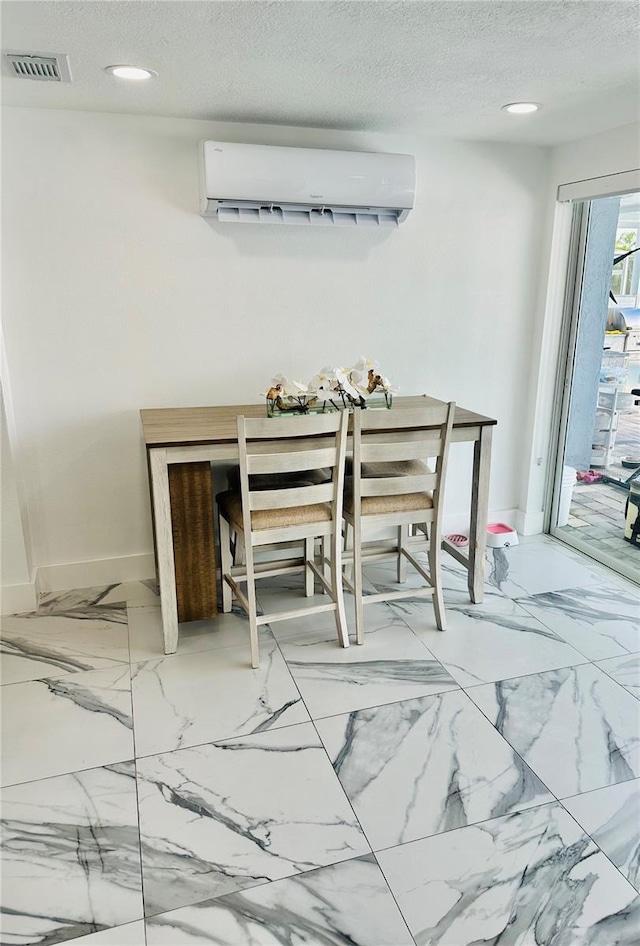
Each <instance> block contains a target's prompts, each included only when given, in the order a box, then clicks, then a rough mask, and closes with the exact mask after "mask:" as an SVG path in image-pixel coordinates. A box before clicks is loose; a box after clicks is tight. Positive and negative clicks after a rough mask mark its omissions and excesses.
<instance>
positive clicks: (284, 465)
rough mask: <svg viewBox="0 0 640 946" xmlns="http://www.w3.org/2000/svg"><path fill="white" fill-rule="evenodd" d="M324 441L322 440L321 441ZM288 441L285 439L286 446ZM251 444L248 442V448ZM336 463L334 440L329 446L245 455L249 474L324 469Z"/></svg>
mask: <svg viewBox="0 0 640 946" xmlns="http://www.w3.org/2000/svg"><path fill="white" fill-rule="evenodd" d="M322 442H324V441H322ZM289 444H290V442H289V441H287V447H289ZM250 449H251V444H249V450H250ZM335 463H336V447H335V438H334V442H333V443H332V444H331V446H329V447H322V448H315V449H314V448H312V447H303V448H302V449H300V450H297V449H295V450H288V452H286V453H275V454H273V453H272V454H259V455H257V456H256V455H255V454H250V455H248V456H247V467H248V471H249V475H253V474H255V473H292V472H303V471H305V470H317V469H324V468H325V467H332V466H334V465H335Z"/></svg>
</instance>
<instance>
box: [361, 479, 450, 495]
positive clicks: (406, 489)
mask: <svg viewBox="0 0 640 946" xmlns="http://www.w3.org/2000/svg"><path fill="white" fill-rule="evenodd" d="M437 486H438V474H437V473H428V474H424V475H417V476H411V475H405V476H384V477H381V476H375V477H371V478H366V479H361V480H360V495H361V496H401V495H403V494H404V493H424V492H427V491H428V490H432V489H436V488H437Z"/></svg>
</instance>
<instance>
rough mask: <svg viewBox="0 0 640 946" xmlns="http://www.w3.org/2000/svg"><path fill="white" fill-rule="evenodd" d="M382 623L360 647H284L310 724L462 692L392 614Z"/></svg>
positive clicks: (315, 644)
mask: <svg viewBox="0 0 640 946" xmlns="http://www.w3.org/2000/svg"><path fill="white" fill-rule="evenodd" d="M375 608H376V605H371V613H374V612H373V609H375ZM366 620H367V609H365V621H366ZM384 621H385V623H384V624H382V625H380V624H377V626H375V625H373V624H372V622H371V621H369V622H368V629H367V631H366V633H365V642H364V644H363V645H362V646H358V645H357V644H352V645H351V646H350V647H348V648H342V647H340V646H338V644H337V642H335V641H334V640H333V639H332V640H330V641H327V640H324V641H322V640H321V641H313V639H309V641H308V642H307V641H303V642H298V641H293V640H286V641H283V642H281V644H280V648H281V650H282V653H283V654H284V657H285V660H286V661H287V665H288V667H289V669H290V670H291V673H292V674H293V678H294V680H295V682H296V684H297V686H298V689H299V690H300V692H301V693H302V697H303V699H304V701H305V703H306V706H307V709H308V710H309V713H310V714H311V717H312V719H319V718H320V717H323V716H333V715H336V714H338V713H348V712H351V711H352V710H357V709H364V708H365V707H367V706H378V705H380V704H382V703H393V702H396V701H397V700H407V699H411V698H412V697H417V696H426V695H427V694H429V693H440V692H442V691H444V690H457V689H458V685H457V683H456V682H455V680H454V679H453V677H452V676H451V675H450V674H449V673H447V671H446V670H445V669H444V667H443V666H442V665H441V664H440V663H438V661H437V660H435V659H434V657H433V655H432V654H430V653H429V651H428V650H427V649H426V647H424V645H423V644H421V643H420V641H419V640H418V638H417V637H416V636H415V634H414V633H413V631H411V630H410V629H409V628H408V627H407V626H406V624H405V623H404V621H400V620H399V619H398V618H397V617H394V616H393V614H392V613H391V611H390V610H388V609H386V610H385V611H384Z"/></svg>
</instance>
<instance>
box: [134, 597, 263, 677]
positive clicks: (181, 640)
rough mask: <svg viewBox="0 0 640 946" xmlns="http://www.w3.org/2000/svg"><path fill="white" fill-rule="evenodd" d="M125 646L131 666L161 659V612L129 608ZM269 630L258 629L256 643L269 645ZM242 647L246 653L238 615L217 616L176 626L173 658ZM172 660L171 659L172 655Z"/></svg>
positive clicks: (242, 623)
mask: <svg viewBox="0 0 640 946" xmlns="http://www.w3.org/2000/svg"><path fill="white" fill-rule="evenodd" d="M127 614H128V617H129V643H130V648H131V662H132V663H138V662H140V661H142V660H154V659H158V658H159V657H164V656H165V653H164V637H163V633H162V611H161V608H160V606H159V605H155V606H150V605H136V606H135V607H129V608H128V611H127ZM271 639H272V635H271V633H270V632H269V629H268V628H266V627H262V628H261V629H260V642H261V644H262V642H263V641H269V640H271ZM240 645H244V647H245V648H246V652H247V654H248V653H249V622H248V621H247V619H246V618H245V617H244V616H240V615H238V614H233V613H232V614H219V615H218V616H217V617H216V618H214V619H213V620H208V621H187V622H186V623H184V624H180V625H179V632H178V650H177V651H176V654H177V655H178V656H181V655H182V654H194V653H196V652H198V651H201V650H212V649H214V648H216V647H238V646H240ZM172 656H173V655H172Z"/></svg>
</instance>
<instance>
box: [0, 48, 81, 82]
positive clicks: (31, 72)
mask: <svg viewBox="0 0 640 946" xmlns="http://www.w3.org/2000/svg"><path fill="white" fill-rule="evenodd" d="M6 58H7V63H8V74H9V75H12V76H13V77H14V78H16V79H35V80H36V81H37V82H71V70H70V68H69V57H68V56H65V55H63V54H62V53H60V54H57V53H56V54H52V55H47V56H37V55H35V54H34V53H7V56H6Z"/></svg>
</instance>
